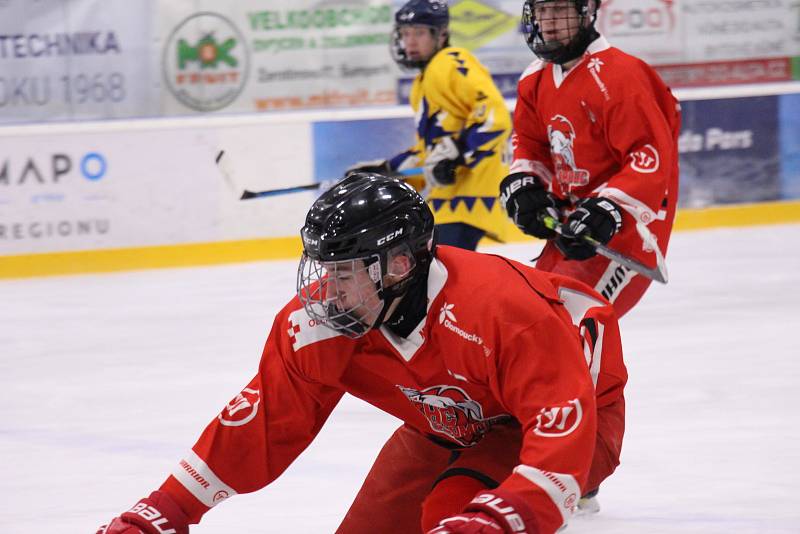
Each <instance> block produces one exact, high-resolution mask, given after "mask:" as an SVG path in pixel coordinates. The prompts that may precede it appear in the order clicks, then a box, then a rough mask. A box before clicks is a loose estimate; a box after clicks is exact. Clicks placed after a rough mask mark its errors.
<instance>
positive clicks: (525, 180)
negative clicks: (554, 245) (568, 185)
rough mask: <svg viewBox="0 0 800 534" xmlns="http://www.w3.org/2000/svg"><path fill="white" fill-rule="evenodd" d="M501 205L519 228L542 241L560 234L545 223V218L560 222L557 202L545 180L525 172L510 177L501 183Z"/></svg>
mask: <svg viewBox="0 0 800 534" xmlns="http://www.w3.org/2000/svg"><path fill="white" fill-rule="evenodd" d="M500 203H501V204H502V205H503V207H504V208H505V210H506V213H508V216H509V217H510V218H511V220H512V221H514V224H515V225H517V228H519V229H520V230H522V231H523V232H524V233H526V234H528V235H532V236H534V237H538V238H539V239H550V238H553V237H555V235H556V233H555V232H554V231H553V230H551V229H549V228H548V227H547V226H545V225H544V223H543V222H542V221H541V216H542V215H549V216H551V217H552V218H554V219H556V220H558V219H559V214H558V209H557V203H556V199H555V197H554V196H553V195H551V194H550V193H548V192H547V189H545V187H544V184H543V183H542V181H541V179H539V178H538V177H536V176H532V175H530V174H527V173H524V172H515V173H513V174H509V175H508V176H506V177H505V178H503V181H502V182H500Z"/></svg>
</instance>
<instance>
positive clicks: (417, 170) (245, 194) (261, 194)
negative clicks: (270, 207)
mask: <svg viewBox="0 0 800 534" xmlns="http://www.w3.org/2000/svg"><path fill="white" fill-rule="evenodd" d="M421 174H422V167H414V168H412V169H404V170H402V171H393V172H392V174H391V176H393V177H397V178H399V179H403V178H405V177H407V176H419V175H421ZM320 185H321V183H316V184H305V185H297V186H294V187H284V188H281V189H267V190H265V191H249V190H247V189H245V190H244V191H242V197H241V199H240V200H249V199H251V198H265V197H274V196H277V195H286V194H289V193H299V192H301V191H311V190H315V189H319V186H320Z"/></svg>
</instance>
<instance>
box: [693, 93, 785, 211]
mask: <svg viewBox="0 0 800 534" xmlns="http://www.w3.org/2000/svg"><path fill="white" fill-rule="evenodd" d="M778 102H779V98H778V97H776V96H766V97H752V98H730V99H722V100H696V101H688V102H682V103H681V107H682V110H683V124H682V128H681V135H680V139H679V150H680V154H681V159H680V165H681V169H680V171H681V185H680V196H679V204H680V205H681V206H683V207H703V206H709V205H714V204H726V203H732V202H760V201H766V200H778V199H780V198H781V180H780V156H781V152H780V149H781V145H780V140H779V128H778Z"/></svg>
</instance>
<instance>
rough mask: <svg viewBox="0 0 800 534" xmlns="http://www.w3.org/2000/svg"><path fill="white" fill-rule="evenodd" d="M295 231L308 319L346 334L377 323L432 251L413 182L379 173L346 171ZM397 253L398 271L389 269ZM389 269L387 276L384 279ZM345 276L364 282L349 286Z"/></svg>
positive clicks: (429, 223) (429, 219)
mask: <svg viewBox="0 0 800 534" xmlns="http://www.w3.org/2000/svg"><path fill="white" fill-rule="evenodd" d="M300 233H301V237H302V240H303V257H302V259H301V261H300V266H299V269H298V274H297V293H298V296H299V298H300V301H301V302H302V303H303V306H304V307H305V309H306V312H307V313H308V314H309V315H310V316H311V317H312V318H313V319H315V320H317V321H319V322H322V323H324V324H326V325H328V326H329V327H331V328H333V329H334V330H337V331H340V332H341V333H343V334H345V335H347V336H350V337H360V336H362V335H364V334H365V333H366V332H367V331H368V330H370V329H371V328H374V327H378V326H380V325H381V323H382V322H383V319H384V318H385V315H386V311H387V309H388V307H389V306H390V305H391V303H392V301H394V299H396V298H398V297H400V296H402V295H404V294H405V292H406V291H407V290H408V287H409V286H410V285H411V284H412V283H413V282H414V281H415V280H417V279H418V278H420V277H422V276H426V275H427V272H428V266H429V264H430V261H431V258H432V257H433V213H432V212H431V210H430V208H429V207H428V205H427V204H426V203H425V201H424V200H423V198H422V197H421V196H420V195H419V193H417V192H416V191H415V190H414V188H413V187H411V186H409V185H408V184H406V183H405V182H402V181H400V180H396V179H394V178H388V177H386V176H383V175H381V174H377V173H363V172H355V173H351V174H349V175H348V176H347V177H346V178H344V179H343V180H342V181H340V182H339V183H337V184H336V185H335V186H333V188H331V189H330V190H328V191H326V192H325V193H323V194H322V195H321V196H320V197H319V198H318V199H317V200H316V202H314V204H313V205H312V206H311V209H310V210H309V211H308V215H307V216H306V222H305V225H304V226H303V228H302V230H301V232H300ZM398 255H405V256H407V258H408V261H407V262H405V264H407V265H408V268H407V270H406V271H404V272H402V273H398V272H391V264H392V260H393V258H395V257H396V256H398ZM364 275H366V276H368V279H367V278H366V277H365V276H364ZM387 276H390V277H391V280H392V283H390V284H388V285H384V283H385V281H386V280H387ZM345 277H347V280H350V281H352V280H353V279H354V278H357V277H360V279H361V280H363V281H364V282H365V283H364V284H362V285H361V286H360V287H357V288H353V286H352V283H351V282H345V281H344V280H345ZM348 284H351V285H348ZM345 286H347V287H345ZM345 293H347V294H345ZM355 297H358V298H355ZM345 301H347V302H346V303H345Z"/></svg>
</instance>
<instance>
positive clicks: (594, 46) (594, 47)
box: [553, 35, 611, 87]
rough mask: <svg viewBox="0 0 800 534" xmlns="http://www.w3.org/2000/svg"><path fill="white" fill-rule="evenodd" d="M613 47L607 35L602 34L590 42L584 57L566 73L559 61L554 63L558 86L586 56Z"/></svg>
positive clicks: (554, 78) (554, 73)
mask: <svg viewBox="0 0 800 534" xmlns="http://www.w3.org/2000/svg"><path fill="white" fill-rule="evenodd" d="M609 48H611V45H610V44H609V43H608V40H606V38H605V37H603V36H602V35H601V36H600V37H598V38H597V39H595V40H594V41H592V42H591V44H589V47H588V48H587V49H586V52H584V54H583V57H582V58H581V60H580V61H578V62H577V63H576V64H575V65H574V66H573V67H572V68H571V69H569V70H568V71H567V72H566V73H564V69H562V68H561V65H558V64H557V63H553V81H554V82H555V84H556V87H561V84H562V83H564V80H565V79H566V78H567V76H569V75H570V73H572V72H574V71H575V68H576V67H577V66H578V65H580V64H581V63H583V61H584V59H586V57H588V56H591V55H592V54H597V53H598V52H602V51H603V50H608V49H609Z"/></svg>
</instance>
